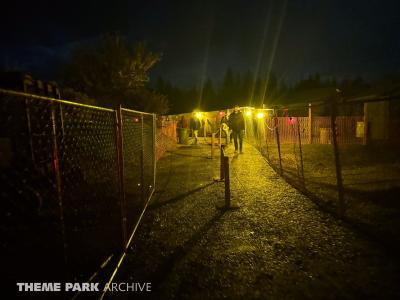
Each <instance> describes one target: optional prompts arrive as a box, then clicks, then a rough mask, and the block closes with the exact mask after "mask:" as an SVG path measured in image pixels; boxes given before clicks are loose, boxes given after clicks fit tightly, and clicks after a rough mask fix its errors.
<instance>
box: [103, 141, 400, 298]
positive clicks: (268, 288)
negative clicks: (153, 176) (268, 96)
mask: <svg viewBox="0 0 400 300" xmlns="http://www.w3.org/2000/svg"><path fill="white" fill-rule="evenodd" d="M217 154H218V152H217V151H216V152H215V155H216V157H215V158H214V159H209V158H208V157H209V155H210V146H206V145H190V146H180V147H178V149H177V150H176V151H174V152H172V153H168V154H167V155H166V156H165V157H164V158H162V159H161V160H159V162H158V167H157V172H158V173H157V176H158V178H157V182H158V186H157V191H156V193H155V195H154V196H153V199H152V202H151V205H150V206H149V207H148V210H147V212H146V214H145V217H144V220H143V222H142V224H141V226H140V228H139V231H138V234H137V236H136V237H135V239H134V241H133V244H132V248H131V249H130V252H129V253H128V256H127V258H126V260H125V262H124V264H123V265H122V267H121V269H120V271H119V273H118V275H117V278H115V279H114V281H115V282H151V283H152V291H151V292H147V293H143V292H142V293H139V292H129V293H128V292H126V293H118V294H110V295H109V296H111V297H110V298H112V299H131V298H132V297H135V298H136V297H143V298H145V299H218V298H228V299H396V298H397V299H399V298H400V286H399V284H398V283H399V282H400V281H399V280H400V275H399V274H400V272H399V271H400V270H399V259H398V257H396V256H395V255H393V252H392V251H390V249H385V248H384V247H383V246H382V245H380V244H379V243H377V242H376V241H370V240H368V237H366V236H363V235H362V234H360V233H357V232H355V231H353V230H352V228H350V227H348V226H347V225H346V224H345V223H343V222H341V221H340V220H337V219H336V218H335V217H334V216H332V215H329V214H327V213H324V212H322V211H320V210H319V209H318V207H317V206H316V205H315V204H314V203H313V202H312V201H310V200H309V199H308V198H307V197H306V196H304V195H302V194H301V193H300V192H298V191H297V190H296V189H294V188H293V187H292V186H290V185H289V184H288V183H286V182H285V181H284V180H283V179H281V178H280V177H279V176H278V175H277V174H276V173H275V172H274V171H273V170H272V169H271V168H270V166H269V165H268V163H267V162H266V161H265V159H264V158H263V157H262V156H261V155H260V154H259V152H258V151H257V150H256V149H255V148H253V147H252V146H250V145H248V144H245V146H244V154H241V155H237V156H234V155H233V149H232V146H230V147H228V149H227V154H228V155H229V156H230V168H231V173H230V174H231V196H232V201H233V202H234V203H235V204H237V205H239V209H236V210H230V211H221V210H219V209H217V208H216V205H218V204H221V203H223V199H224V183H223V182H214V181H213V177H214V176H218V174H219V159H218V157H217ZM132 293H133V294H134V295H132Z"/></svg>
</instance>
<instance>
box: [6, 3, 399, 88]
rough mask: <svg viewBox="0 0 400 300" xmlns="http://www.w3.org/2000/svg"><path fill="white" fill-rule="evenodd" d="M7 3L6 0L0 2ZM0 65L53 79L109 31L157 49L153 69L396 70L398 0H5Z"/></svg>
mask: <svg viewBox="0 0 400 300" xmlns="http://www.w3.org/2000/svg"><path fill="white" fill-rule="evenodd" d="M4 5H7V6H8V7H4ZM2 6H3V7H2V14H1V15H2V18H1V21H0V22H1V23H2V24H1V26H0V28H1V36H2V46H1V51H0V66H1V67H3V68H6V69H23V70H27V71H30V72H32V73H33V74H34V75H35V76H38V77H41V78H44V79H53V78H52V77H55V76H56V70H57V68H58V67H59V66H60V64H61V63H62V62H63V61H65V60H66V59H68V54H69V53H70V51H71V49H73V48H74V47H76V46H77V45H80V44H81V43H85V42H88V41H91V40H95V39H96V38H98V37H99V36H100V35H101V34H102V33H106V32H111V31H118V32H120V33H121V34H123V35H126V36H127V37H128V39H129V40H130V41H132V42H135V41H147V43H148V46H149V47H150V49H151V50H152V51H156V52H162V53H163V59H162V61H161V62H160V63H159V64H158V65H157V66H156V67H154V70H153V71H152V74H151V75H152V78H155V76H157V75H161V76H163V77H164V78H167V79H169V80H170V81H172V82H173V83H175V84H179V85H193V84H197V83H201V82H202V80H204V78H206V77H211V78H212V79H221V78H222V76H223V74H224V73H225V71H226V69H227V68H228V67H231V68H232V69H233V70H236V71H246V70H250V71H252V72H258V73H260V74H268V72H269V71H270V70H274V71H275V72H276V73H277V74H278V75H279V76H280V77H282V78H284V79H286V80H287V81H288V82H289V83H290V82H294V81H296V80H299V79H301V78H305V77H307V76H308V75H310V74H313V73H315V72H319V73H320V74H321V76H322V78H324V77H325V76H326V77H329V76H336V77H337V78H343V77H355V76H358V75H360V76H363V77H364V78H367V79H375V78H378V77H380V76H382V75H386V74H389V73H399V72H400V67H399V66H400V17H399V15H400V14H399V13H400V1H398V0H397V1H396V0H393V1H384V0H383V1H382V0H381V1H377V0H373V1H365V0H363V1H361V0H356V1H338V0H335V1H333V0H332V1H329V0H327V1H321V0H288V1H286V2H285V1H284V0H282V1H268V0H264V1H225V0H224V1H140V2H139V1H118V0H114V1H99V0H97V1H94V0H93V1H8V2H7V4H3V5H2Z"/></svg>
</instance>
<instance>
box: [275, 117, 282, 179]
mask: <svg viewBox="0 0 400 300" xmlns="http://www.w3.org/2000/svg"><path fill="white" fill-rule="evenodd" d="M275 134H276V143H277V145H278V157H279V169H280V172H281V175H282V174H283V169H282V157H281V143H280V141H279V129H278V118H277V117H276V116H275Z"/></svg>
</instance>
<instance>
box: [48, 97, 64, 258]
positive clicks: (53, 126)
mask: <svg viewBox="0 0 400 300" xmlns="http://www.w3.org/2000/svg"><path fill="white" fill-rule="evenodd" d="M50 105H51V106H50V118H51V148H52V158H53V171H54V177H55V187H56V194H57V201H58V207H59V218H60V223H61V224H60V225H61V235H62V242H63V252H64V263H65V265H67V263H68V252H67V242H66V236H65V222H64V207H63V200H62V190H61V172H60V163H59V158H58V145H57V125H56V116H55V107H54V105H53V103H51V104H50Z"/></svg>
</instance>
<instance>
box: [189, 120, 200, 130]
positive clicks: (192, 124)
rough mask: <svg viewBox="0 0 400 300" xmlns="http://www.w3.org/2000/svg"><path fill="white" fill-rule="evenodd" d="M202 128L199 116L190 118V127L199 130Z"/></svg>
mask: <svg viewBox="0 0 400 300" xmlns="http://www.w3.org/2000/svg"><path fill="white" fill-rule="evenodd" d="M200 128H201V122H200V120H199V119H198V118H193V117H192V118H190V129H192V130H199V129H200Z"/></svg>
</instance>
